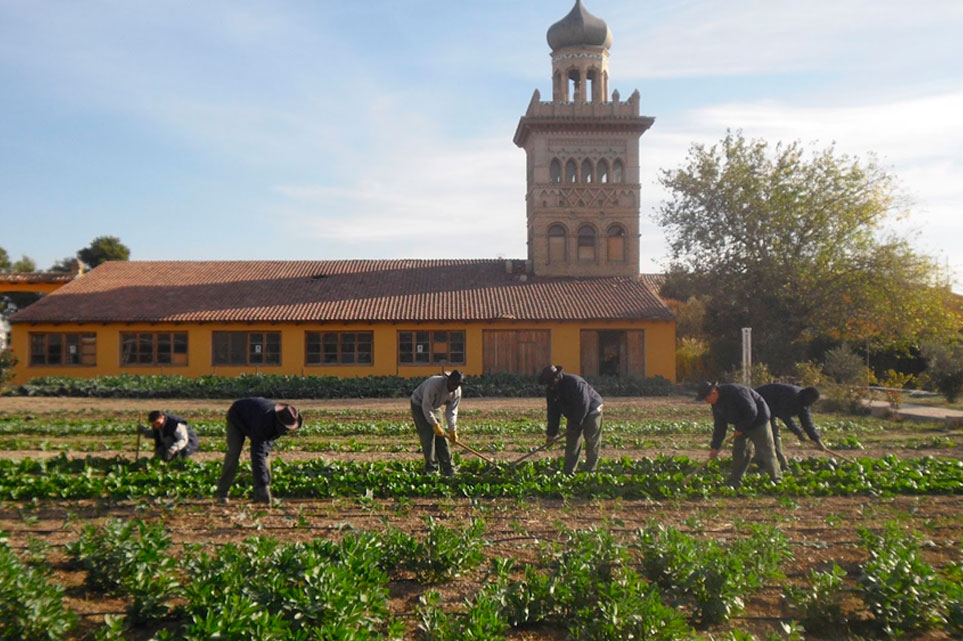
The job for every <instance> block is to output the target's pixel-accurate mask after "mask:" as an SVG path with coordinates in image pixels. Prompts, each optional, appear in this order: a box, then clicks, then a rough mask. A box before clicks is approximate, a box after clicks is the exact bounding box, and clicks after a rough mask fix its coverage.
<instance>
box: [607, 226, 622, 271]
mask: <svg viewBox="0 0 963 641" xmlns="http://www.w3.org/2000/svg"><path fill="white" fill-rule="evenodd" d="M605 240H606V243H607V244H608V247H607V250H608V257H609V262H612V263H621V262H625V230H624V229H623V228H622V225H612V226H611V227H609V230H608V234H607V235H606V239H605Z"/></svg>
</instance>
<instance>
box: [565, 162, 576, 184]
mask: <svg viewBox="0 0 963 641" xmlns="http://www.w3.org/2000/svg"><path fill="white" fill-rule="evenodd" d="M577 174H578V168H577V167H576V165H575V160H574V159H573V158H569V159H568V162H567V163H565V182H567V183H574V182H577V181H578V175H577Z"/></svg>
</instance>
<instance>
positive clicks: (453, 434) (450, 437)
mask: <svg viewBox="0 0 963 641" xmlns="http://www.w3.org/2000/svg"><path fill="white" fill-rule="evenodd" d="M448 440H450V441H451V442H452V443H457V442H458V432H456V431H455V430H448Z"/></svg>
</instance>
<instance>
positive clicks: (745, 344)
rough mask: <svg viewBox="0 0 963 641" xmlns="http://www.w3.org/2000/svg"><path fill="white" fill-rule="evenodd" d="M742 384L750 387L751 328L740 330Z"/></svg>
mask: <svg viewBox="0 0 963 641" xmlns="http://www.w3.org/2000/svg"><path fill="white" fill-rule="evenodd" d="M742 382H743V383H744V384H745V385H749V386H750V387H751V386H752V328H751V327H743V328H742Z"/></svg>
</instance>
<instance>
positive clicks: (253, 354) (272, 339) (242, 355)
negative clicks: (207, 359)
mask: <svg viewBox="0 0 963 641" xmlns="http://www.w3.org/2000/svg"><path fill="white" fill-rule="evenodd" d="M213 342H214V359H213V360H214V364H215V365H280V364H281V333H280V332H214V337H213Z"/></svg>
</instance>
